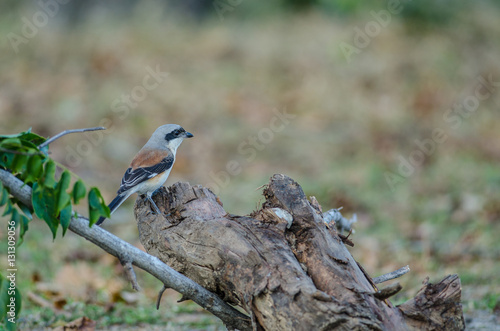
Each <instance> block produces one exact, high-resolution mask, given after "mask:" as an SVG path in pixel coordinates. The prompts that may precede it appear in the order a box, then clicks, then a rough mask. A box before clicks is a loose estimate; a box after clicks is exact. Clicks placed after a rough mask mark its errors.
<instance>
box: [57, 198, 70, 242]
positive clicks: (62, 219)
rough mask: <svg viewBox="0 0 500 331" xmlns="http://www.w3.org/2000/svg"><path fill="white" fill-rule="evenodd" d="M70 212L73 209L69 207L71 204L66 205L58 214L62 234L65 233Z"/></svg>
mask: <svg viewBox="0 0 500 331" xmlns="http://www.w3.org/2000/svg"><path fill="white" fill-rule="evenodd" d="M72 212H73V209H72V208H71V205H67V206H66V208H64V209H63V210H61V213H60V214H59V222H60V223H61V226H62V231H63V233H62V235H63V236H64V235H65V234H66V230H68V227H69V223H70V222H71V216H72Z"/></svg>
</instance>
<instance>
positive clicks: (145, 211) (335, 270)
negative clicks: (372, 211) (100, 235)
mask: <svg viewBox="0 0 500 331" xmlns="http://www.w3.org/2000/svg"><path fill="white" fill-rule="evenodd" d="M264 196H265V199H266V201H265V202H264V203H263V205H262V208H261V209H260V210H258V211H256V212H254V213H252V215H250V216H237V215H231V214H228V213H227V212H226V211H225V210H224V209H223V207H222V203H221V202H220V200H219V199H218V198H217V197H216V196H215V195H214V194H213V193H212V192H211V191H210V190H209V189H207V188H203V187H201V186H194V187H192V186H190V185H189V184H187V183H176V184H174V185H173V186H171V187H169V188H168V189H165V188H163V189H162V190H161V191H160V192H159V193H158V194H156V195H155V197H154V200H155V202H156V204H157V206H158V207H159V208H160V210H162V211H163V212H164V215H155V214H153V213H152V212H151V209H150V205H149V203H148V202H147V201H146V200H145V199H141V198H139V199H137V202H136V206H135V216H136V219H137V221H138V228H139V233H140V240H141V242H142V244H143V245H144V247H145V248H146V250H147V251H148V253H150V254H152V255H155V256H157V257H158V258H159V259H160V260H162V261H164V262H165V263H167V264H168V265H170V266H171V267H172V268H174V269H175V270H177V271H179V272H180V273H182V274H184V275H186V276H187V277H189V278H191V279H192V280H194V281H195V282H197V283H198V284H200V285H202V286H203V287H205V288H206V289H208V290H209V291H211V292H213V293H215V294H216V295H218V296H219V297H220V298H222V299H223V300H224V301H226V302H228V303H230V304H232V305H236V306H240V307H242V308H243V309H244V310H245V311H246V312H247V313H248V314H249V315H250V316H251V318H252V326H253V329H254V330H333V329H335V330H413V329H418V328H419V327H420V326H432V327H433V328H434V330H445V329H446V330H462V329H464V320H463V316H462V310H461V305H460V281H459V279H458V277H456V276H455V277H452V279H448V283H447V278H445V280H443V281H442V282H441V283H440V284H442V283H443V282H444V283H447V284H449V288H450V289H452V290H449V291H447V290H446V289H443V288H442V287H443V286H445V285H443V284H444V283H443V284H442V285H440V286H441V287H439V286H438V285H436V286H438V289H439V290H440V293H442V295H441V296H437V297H436V296H435V295H434V294H435V293H436V291H437V290H436V288H435V287H432V290H424V289H422V290H421V291H420V292H419V294H418V295H417V297H416V298H415V299H412V300H413V301H412V300H410V302H408V303H405V304H404V305H402V306H401V308H398V307H394V306H393V305H392V304H391V303H390V302H389V301H388V300H385V299H383V298H382V299H379V298H380V296H378V295H377V292H378V289H377V288H376V287H375V284H374V283H373V282H372V280H371V278H370V277H369V276H368V275H367V274H366V273H365V272H364V270H363V269H362V268H360V266H359V265H358V264H357V262H356V261H355V260H354V258H353V257H352V256H351V254H350V253H349V251H348V250H347V249H346V247H345V245H344V243H343V241H342V239H341V238H340V237H339V236H338V233H337V232H336V230H335V228H334V227H331V226H328V225H326V224H325V223H324V221H323V219H322V213H321V207H320V206H319V204H318V203H317V201H316V200H315V199H312V202H310V201H308V200H307V198H306V196H305V194H304V192H303V191H302V188H301V187H300V186H299V185H298V184H297V183H296V182H295V181H293V180H292V179H291V178H289V177H286V176H284V175H274V176H273V177H272V178H271V180H270V182H269V184H268V185H267V187H266V188H265V189H264ZM424 288H427V289H428V288H429V286H428V285H426V287H424ZM422 291H423V292H422ZM429 291H430V292H429ZM421 292H422V293H421ZM378 293H380V292H378ZM421 298H424V299H425V303H422V299H421ZM451 306H452V307H453V308H454V309H453V311H447V310H446V307H451ZM436 312H438V313H437V314H436ZM443 313H444V315H443ZM436 315H439V316H437V317H436Z"/></svg>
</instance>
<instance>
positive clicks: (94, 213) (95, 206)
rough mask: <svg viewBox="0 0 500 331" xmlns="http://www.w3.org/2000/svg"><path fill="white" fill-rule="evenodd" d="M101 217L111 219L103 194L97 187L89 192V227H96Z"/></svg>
mask: <svg viewBox="0 0 500 331" xmlns="http://www.w3.org/2000/svg"><path fill="white" fill-rule="evenodd" d="M101 216H104V217H111V215H110V211H109V208H108V206H107V205H106V203H105V202H104V199H103V197H102V195H101V192H99V190H98V189H97V188H96V187H93V188H91V189H90V191H89V226H92V225H94V224H95V222H97V220H99V217H101Z"/></svg>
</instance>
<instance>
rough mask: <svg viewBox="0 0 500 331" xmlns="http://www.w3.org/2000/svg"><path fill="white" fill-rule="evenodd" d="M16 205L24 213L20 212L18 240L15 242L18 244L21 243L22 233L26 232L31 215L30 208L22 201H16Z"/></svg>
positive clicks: (31, 218)
mask: <svg viewBox="0 0 500 331" xmlns="http://www.w3.org/2000/svg"><path fill="white" fill-rule="evenodd" d="M17 206H18V207H19V209H21V211H22V212H23V213H24V215H22V214H21V222H20V227H19V240H18V242H17V246H19V245H21V244H22V243H23V240H24V234H25V233H26V231H28V224H29V223H30V222H31V221H32V220H33V215H32V214H31V210H30V209H29V208H28V207H26V206H25V205H23V204H22V203H20V202H17Z"/></svg>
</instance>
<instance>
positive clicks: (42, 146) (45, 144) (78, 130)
mask: <svg viewBox="0 0 500 331" xmlns="http://www.w3.org/2000/svg"><path fill="white" fill-rule="evenodd" d="M97 130H106V128H105V127H102V126H98V127H95V128H86V129H74V130H64V131H63V132H61V133H58V134H56V135H55V136H53V137H52V138H49V139H47V140H45V141H44V142H43V143H41V144H40V145H38V149H42V148H44V147H45V146H47V145H48V144H50V143H51V142H53V141H54V140H57V139H59V138H61V137H62V136H65V135H67V134H70V133H78V132H86V131H97Z"/></svg>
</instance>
